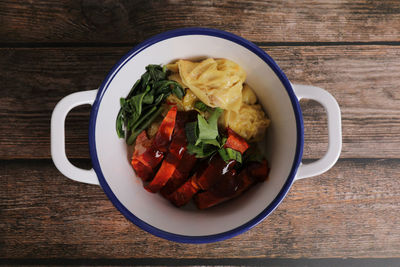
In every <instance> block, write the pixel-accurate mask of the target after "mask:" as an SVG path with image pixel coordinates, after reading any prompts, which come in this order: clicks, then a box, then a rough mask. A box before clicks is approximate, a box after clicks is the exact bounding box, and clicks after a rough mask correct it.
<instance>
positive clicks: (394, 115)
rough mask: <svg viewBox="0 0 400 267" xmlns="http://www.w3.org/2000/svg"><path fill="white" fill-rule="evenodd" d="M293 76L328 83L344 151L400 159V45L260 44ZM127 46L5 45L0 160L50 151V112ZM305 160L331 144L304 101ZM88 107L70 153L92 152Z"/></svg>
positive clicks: (74, 123)
mask: <svg viewBox="0 0 400 267" xmlns="http://www.w3.org/2000/svg"><path fill="white" fill-rule="evenodd" d="M262 48H263V49H265V50H266V51H267V52H268V53H269V54H270V55H271V56H272V57H273V58H275V59H276V61H277V63H278V64H279V65H280V66H281V68H282V69H283V70H284V71H285V73H286V74H287V76H288V77H289V79H290V80H291V81H292V82H294V83H302V84H312V85H315V86H320V87H322V88H325V89H326V90H328V91H329V92H330V93H331V94H332V95H333V96H334V97H335V98H336V99H337V100H338V102H339V105H340V106H341V109H342V122H343V150H342V154H341V157H342V158H400V147H399V146H398V144H399V143H400V109H399V100H400V46H357V45H350V46H300V47H292V46H282V47H275V46H274V47H262ZM129 49H130V47H119V48H115V47H114V48H112V47H111V48H35V49H30V48H12V49H11V48H3V49H0V90H1V92H2V94H0V159H13V158H49V157H50V140H49V136H50V128H49V127H50V116H51V112H52V110H53V108H54V106H55V105H56V103H57V102H58V101H59V100H60V99H61V98H62V97H64V96H66V95H68V94H70V93H73V92H77V91H82V90H90V89H93V88H96V87H98V86H99V84H100V83H101V81H102V79H103V78H104V77H105V76H106V74H107V72H108V71H109V69H111V67H112V66H113V64H114V63H115V62H117V61H118V59H119V58H120V57H121V56H123V55H124V54H125V53H126V52H127V51H128V50H129ZM302 108H303V115H304V122H305V152H304V157H305V158H306V159H315V158H319V157H321V156H322V155H323V154H324V151H325V150H326V148H327V140H328V137H327V126H326V115H325V112H324V110H323V109H322V107H321V106H320V105H319V104H316V103H315V102H313V101H304V102H303V101H302ZM89 110H90V108H89V107H81V108H78V109H76V110H74V111H73V112H72V113H71V115H70V116H69V117H68V119H67V125H66V129H67V133H66V134H67V153H68V155H69V156H70V157H72V158H89V153H88V146H87V136H88V120H89Z"/></svg>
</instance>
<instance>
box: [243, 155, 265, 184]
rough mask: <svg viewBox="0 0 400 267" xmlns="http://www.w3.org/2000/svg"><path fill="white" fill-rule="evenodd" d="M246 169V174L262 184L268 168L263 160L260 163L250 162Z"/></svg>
mask: <svg viewBox="0 0 400 267" xmlns="http://www.w3.org/2000/svg"><path fill="white" fill-rule="evenodd" d="M246 169H247V172H248V174H249V175H250V176H251V177H252V178H254V179H256V180H257V181H258V182H263V181H265V180H266V179H267V177H268V173H269V168H268V163H267V161H266V160H265V159H264V160H263V161H262V162H250V163H249V165H248V167H247V168H246Z"/></svg>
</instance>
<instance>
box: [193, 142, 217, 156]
mask: <svg viewBox="0 0 400 267" xmlns="http://www.w3.org/2000/svg"><path fill="white" fill-rule="evenodd" d="M186 149H187V151H188V152H189V153H190V154H192V155H195V156H196V158H205V157H209V156H211V155H212V154H214V153H215V152H217V151H216V150H215V147H214V146H212V145H205V144H202V145H200V146H195V145H193V144H188V145H187V148H186Z"/></svg>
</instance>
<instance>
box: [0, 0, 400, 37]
mask: <svg viewBox="0 0 400 267" xmlns="http://www.w3.org/2000/svg"><path fill="white" fill-rule="evenodd" d="M399 20H400V3H399V1H396V0H381V1H368V0H360V1H352V0H341V1H324V0H307V1H290V0H286V1H280V0H273V1H254V0H253V1H237V0H235V1H183V0H171V1H124V0H119V1H111V0H101V1H95V0H82V1H67V0H62V1H57V2H54V1H44V0H40V1H34V2H32V1H18V2H15V1H11V0H3V1H0V24H1V25H2V27H0V42H1V43H24V42H30V43H37V42H42V43H43V42H44V43H59V42H64V43H65V42H66V43H71V42H72V43H79V42H81V43H138V42H140V41H143V40H144V39H145V38H148V37H150V36H152V35H154V34H157V33H160V32H163V31H166V30H170V29H175V28H180V27H193V26H196V27H198V26H202V27H212V28H218V29H223V30H228V31H231V32H233V33H236V34H239V35H241V36H243V37H245V38H248V39H250V40H252V41H256V42H371V41H400V28H399V27H398V21H399Z"/></svg>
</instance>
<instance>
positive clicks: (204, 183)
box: [196, 155, 236, 190]
mask: <svg viewBox="0 0 400 267" xmlns="http://www.w3.org/2000/svg"><path fill="white" fill-rule="evenodd" d="M235 164H236V161H235V160H230V161H229V162H228V163H226V162H225V161H224V160H223V159H222V158H221V157H220V156H219V155H215V156H214V157H213V158H212V159H211V161H210V163H209V164H208V167H207V169H206V170H205V171H204V172H203V173H202V174H201V175H200V176H199V177H198V178H197V180H196V183H197V185H198V186H199V187H200V188H201V189H202V190H208V189H210V188H211V187H212V186H213V185H214V184H215V183H216V182H218V180H219V178H220V176H221V175H224V174H226V173H227V172H229V171H230V170H231V169H232V168H233V167H234V166H235Z"/></svg>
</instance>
